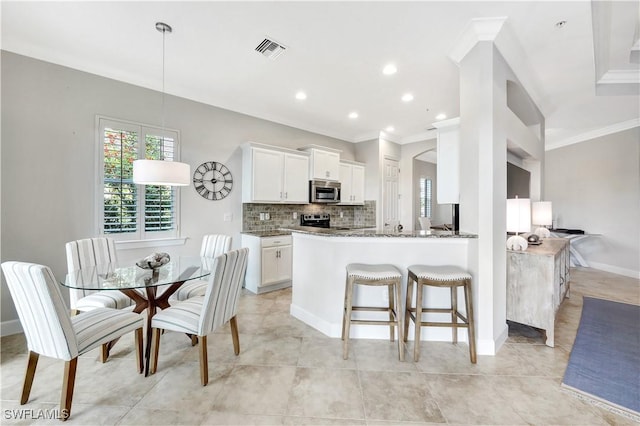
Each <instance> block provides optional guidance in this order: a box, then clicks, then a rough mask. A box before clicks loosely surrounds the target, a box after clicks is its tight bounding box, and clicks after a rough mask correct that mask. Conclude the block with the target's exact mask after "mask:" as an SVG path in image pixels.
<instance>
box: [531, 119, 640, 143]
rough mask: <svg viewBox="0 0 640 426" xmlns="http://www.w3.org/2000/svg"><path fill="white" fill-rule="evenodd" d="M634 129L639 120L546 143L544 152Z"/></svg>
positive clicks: (639, 122)
mask: <svg viewBox="0 0 640 426" xmlns="http://www.w3.org/2000/svg"><path fill="white" fill-rule="evenodd" d="M634 127H640V118H634V119H633V120H628V121H623V122H621V123H616V124H612V125H610V126H606V127H603V128H601V129H595V130H591V131H588V132H585V133H580V134H579V135H575V136H571V137H569V138H566V139H562V140H559V141H556V142H552V143H547V144H546V146H545V148H544V150H545V151H551V150H553V149H558V148H562V147H564V146H569V145H574V144H577V143H580V142H585V141H588V140H591V139H595V138H599V137H602V136H607V135H611V134H613V133H618V132H622V131H625V130H629V129H633V128H634Z"/></svg>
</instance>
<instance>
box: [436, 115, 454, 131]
mask: <svg viewBox="0 0 640 426" xmlns="http://www.w3.org/2000/svg"><path fill="white" fill-rule="evenodd" d="M431 125H432V126H433V127H435V128H436V129H444V128H446V127H453V126H459V125H460V117H454V118H450V119H448V120H440V121H436V122H435V123H432V124H431Z"/></svg>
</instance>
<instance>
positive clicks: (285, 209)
mask: <svg viewBox="0 0 640 426" xmlns="http://www.w3.org/2000/svg"><path fill="white" fill-rule="evenodd" d="M341 212H342V217H340V213H341ZM260 213H269V219H268V220H260ZM294 213H297V218H296V219H294V218H293V214H294ZM316 213H329V214H330V215H331V226H349V227H351V226H356V227H371V228H374V227H375V226H376V202H375V200H365V201H364V205H363V206H337V205H326V204H255V203H244V204H242V230H243V231H269V230H273V229H278V228H282V227H287V226H292V225H300V216H301V215H303V214H316Z"/></svg>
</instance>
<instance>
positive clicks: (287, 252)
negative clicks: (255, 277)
mask: <svg viewBox="0 0 640 426" xmlns="http://www.w3.org/2000/svg"><path fill="white" fill-rule="evenodd" d="M291 267H292V265H291V246H290V245H288V246H276V247H266V248H263V249H262V281H261V283H260V286H266V285H270V284H274V283H278V282H281V281H287V280H290V279H291V270H292V269H291Z"/></svg>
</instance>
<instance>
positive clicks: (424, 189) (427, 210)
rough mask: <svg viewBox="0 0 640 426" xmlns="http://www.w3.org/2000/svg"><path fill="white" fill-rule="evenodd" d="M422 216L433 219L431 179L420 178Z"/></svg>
mask: <svg viewBox="0 0 640 426" xmlns="http://www.w3.org/2000/svg"><path fill="white" fill-rule="evenodd" d="M420 216H424V217H428V218H429V219H431V179H429V178H421V179H420Z"/></svg>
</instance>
